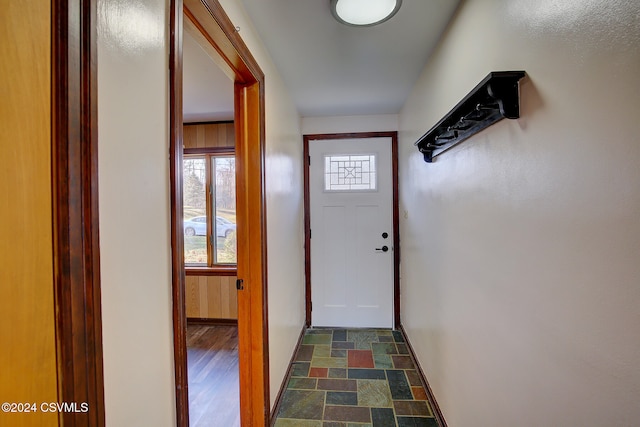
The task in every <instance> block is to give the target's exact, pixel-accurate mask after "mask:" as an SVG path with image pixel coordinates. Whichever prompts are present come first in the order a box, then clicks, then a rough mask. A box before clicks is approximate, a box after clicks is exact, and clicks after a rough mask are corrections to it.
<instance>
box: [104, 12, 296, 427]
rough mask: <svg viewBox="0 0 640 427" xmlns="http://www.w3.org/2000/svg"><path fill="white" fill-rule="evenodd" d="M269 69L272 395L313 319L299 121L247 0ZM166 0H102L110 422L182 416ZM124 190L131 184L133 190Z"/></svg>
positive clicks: (241, 20)
mask: <svg viewBox="0 0 640 427" xmlns="http://www.w3.org/2000/svg"><path fill="white" fill-rule="evenodd" d="M221 3H222V5H223V7H224V9H225V11H226V12H227V13H228V14H229V15H230V17H231V19H232V20H233V22H234V24H235V25H237V26H240V27H241V37H242V38H243V40H244V41H245V42H246V43H247V45H248V47H249V49H250V51H251V52H252V54H253V55H254V57H255V58H256V59H257V61H258V63H259V64H260V66H261V67H262V69H263V71H264V73H265V76H266V82H267V83H266V88H265V92H266V93H265V97H266V122H267V123H266V129H267V134H266V145H267V147H266V182H265V187H266V194H267V221H268V224H267V232H268V251H269V257H268V280H269V290H268V296H269V337H270V355H269V356H270V358H269V361H270V381H271V403H272V404H273V403H274V401H275V396H276V394H277V392H278V390H279V388H280V385H281V383H282V381H283V379H284V376H285V374H286V369H287V367H288V363H289V360H290V358H291V354H292V353H293V350H294V347H295V344H296V342H297V339H298V336H299V334H300V331H301V328H302V326H303V324H304V259H303V255H304V252H303V231H302V230H303V221H302V208H303V203H302V163H301V159H302V144H301V139H302V137H301V132H300V119H299V116H298V114H297V112H296V110H295V108H294V106H293V103H292V102H291V100H290V98H289V96H288V94H287V91H286V89H285V88H284V85H283V84H282V81H281V80H280V78H279V76H278V74H277V71H276V69H275V67H274V66H273V64H272V63H271V60H270V59H269V57H268V54H267V53H266V50H265V49H264V48H263V47H262V45H261V42H260V41H259V39H258V38H257V37H256V36H255V33H254V32H253V30H252V28H251V24H250V21H249V20H248V18H247V17H246V14H245V13H244V11H243V9H242V6H241V5H240V2H239V1H236V0H228V1H222V2H221ZM168 17H169V1H168V0H135V1H128V0H127V1H125V0H116V1H111V0H110V1H104V0H101V1H99V2H98V26H99V35H98V66H99V69H98V75H99V81H98V91H99V96H98V99H99V101H98V102H99V116H98V119H99V138H100V141H99V149H100V151H99V161H100V164H99V169H100V179H99V183H100V231H101V269H102V272H101V273H102V315H103V339H104V370H105V402H106V417H107V424H108V425H114V426H115V425H118V426H125V425H154V426H172V425H175V397H174V374H173V341H172V317H171V316H172V314H171V313H172V312H171V270H170V239H169V223H170V205H169V169H168V144H169V142H168V116H169V115H168V77H169V76H168V63H167V61H168V51H169V48H168V43H169V34H168V26H169V21H168ZM123 189H126V191H124V190H123Z"/></svg>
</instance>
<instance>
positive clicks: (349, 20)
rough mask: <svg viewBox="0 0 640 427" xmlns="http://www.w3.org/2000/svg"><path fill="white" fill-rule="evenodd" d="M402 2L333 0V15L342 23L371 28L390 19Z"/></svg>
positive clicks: (389, 0)
mask: <svg viewBox="0 0 640 427" xmlns="http://www.w3.org/2000/svg"><path fill="white" fill-rule="evenodd" d="M401 4H402V0H331V13H332V14H333V16H334V17H335V18H336V19H337V20H338V21H339V22H341V23H343V24H346V25H353V26H356V27H370V26H372V25H378V24H381V23H383V22H384V21H386V20H388V19H390V18H391V17H392V16H393V15H395V14H396V12H398V9H400V5H401Z"/></svg>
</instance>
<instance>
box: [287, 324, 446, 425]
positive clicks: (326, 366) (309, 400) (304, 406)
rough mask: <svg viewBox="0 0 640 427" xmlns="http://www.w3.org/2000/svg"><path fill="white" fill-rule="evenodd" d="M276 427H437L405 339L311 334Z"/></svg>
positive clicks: (361, 333)
mask: <svg viewBox="0 0 640 427" xmlns="http://www.w3.org/2000/svg"><path fill="white" fill-rule="evenodd" d="M291 372H292V375H291V378H290V380H289V383H288V384H287V388H286V390H285V392H284V394H283V396H282V401H281V403H280V409H279V411H278V415H277V418H276V422H275V427H364V426H369V427H422V426H426V427H437V426H438V423H437V422H436V420H435V418H434V416H433V412H432V411H431V406H430V405H429V402H428V401H427V395H426V393H425V390H424V388H423V386H422V383H421V381H420V377H419V375H418V372H417V371H416V369H415V366H414V364H413V361H412V360H411V357H410V356H409V351H408V350H407V345H406V344H405V342H404V340H403V338H402V334H401V333H400V332H398V331H391V330H369V329H354V330H352V329H320V328H319V329H309V330H307V331H306V333H305V336H304V337H303V341H302V344H301V345H300V348H299V349H298V351H297V353H296V357H295V361H294V363H293V366H292V371H291Z"/></svg>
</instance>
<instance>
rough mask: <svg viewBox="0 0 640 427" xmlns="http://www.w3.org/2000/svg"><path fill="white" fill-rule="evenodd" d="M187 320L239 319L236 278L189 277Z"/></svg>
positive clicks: (187, 284) (187, 282)
mask: <svg viewBox="0 0 640 427" xmlns="http://www.w3.org/2000/svg"><path fill="white" fill-rule="evenodd" d="M185 286H186V288H187V289H186V292H185V302H186V305H187V318H195V319H238V294H237V292H238V291H237V290H236V276H187V277H186V285H185Z"/></svg>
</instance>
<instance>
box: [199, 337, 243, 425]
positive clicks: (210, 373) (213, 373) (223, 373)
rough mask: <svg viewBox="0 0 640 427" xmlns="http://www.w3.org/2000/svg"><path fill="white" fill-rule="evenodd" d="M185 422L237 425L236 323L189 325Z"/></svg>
mask: <svg viewBox="0 0 640 427" xmlns="http://www.w3.org/2000/svg"><path fill="white" fill-rule="evenodd" d="M187 364H188V369H189V425H190V426H191V427H217V426H220V427H234V426H240V398H239V372H238V327H237V326H226V325H225V326H218V325H216V326H209V325H189V326H188V327H187Z"/></svg>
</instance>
